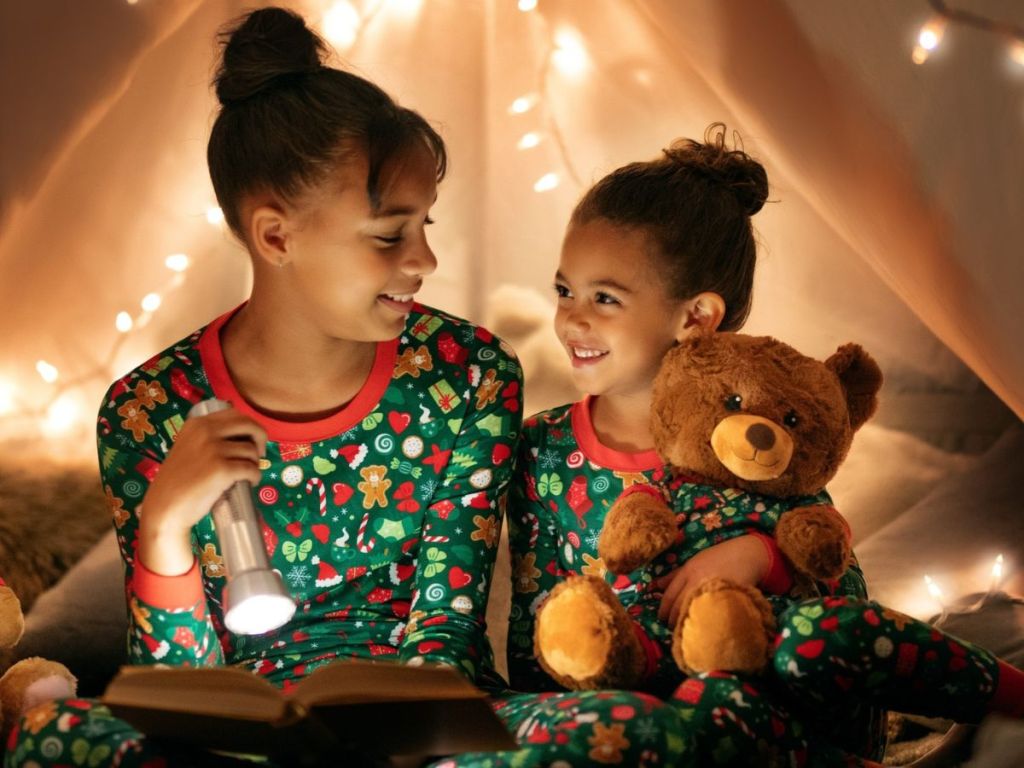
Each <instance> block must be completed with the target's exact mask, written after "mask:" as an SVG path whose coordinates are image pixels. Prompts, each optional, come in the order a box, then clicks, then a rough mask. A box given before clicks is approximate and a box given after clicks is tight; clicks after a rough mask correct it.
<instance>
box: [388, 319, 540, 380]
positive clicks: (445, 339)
mask: <svg viewBox="0 0 1024 768" xmlns="http://www.w3.org/2000/svg"><path fill="white" fill-rule="evenodd" d="M397 354H398V359H397V361H396V363H395V366H396V374H400V373H401V372H402V371H403V370H404V369H405V368H407V367H410V366H412V365H414V364H415V363H416V362H417V361H418V362H419V363H420V364H421V366H426V365H429V366H430V368H431V369H436V368H445V367H455V368H461V369H468V372H469V374H470V377H471V380H473V381H474V382H476V383H479V382H480V381H483V380H488V379H494V378H503V379H505V380H506V381H510V380H512V379H515V380H516V381H517V382H518V381H519V379H520V378H521V371H520V366H519V360H518V358H517V357H516V353H515V350H513V349H512V347H511V346H510V345H509V344H508V343H507V342H506V341H504V340H503V339H501V338H500V337H498V336H495V335H494V334H493V333H491V332H490V331H488V330H487V329H486V328H484V327H483V326H481V325H477V324H475V323H472V322H470V321H469V320H465V319H463V318H461V317H457V316H455V315H452V314H449V313H448V312H444V311H443V310H440V309H436V308H435V307H430V306H427V305H424V304H416V305H415V307H414V308H413V311H412V312H411V313H410V314H409V318H408V320H406V324H405V332H404V333H402V335H401V336H399V338H398V349H397Z"/></svg>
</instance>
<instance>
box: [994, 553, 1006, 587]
mask: <svg viewBox="0 0 1024 768" xmlns="http://www.w3.org/2000/svg"><path fill="white" fill-rule="evenodd" d="M1002 581H1003V556H1002V555H998V556H997V557H996V561H995V562H994V563H992V591H995V590H997V589H999V585H1000V584H1001V583H1002Z"/></svg>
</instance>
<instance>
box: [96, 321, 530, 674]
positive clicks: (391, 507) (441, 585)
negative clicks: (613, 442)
mask: <svg viewBox="0 0 1024 768" xmlns="http://www.w3.org/2000/svg"><path fill="white" fill-rule="evenodd" d="M230 316H231V313H228V314H227V315H224V316H222V317H220V318H218V319H217V320H215V321H214V322H213V323H211V324H210V325H209V326H207V327H206V328H203V329H200V330H198V331H196V332H195V333H193V334H191V335H190V336H188V337H187V338H185V339H183V340H182V341H180V342H178V343H177V344H175V345H173V346H172V347H170V348H169V349H167V350H165V351H164V352H162V353H160V354H159V355H156V356H154V357H153V358H152V359H151V360H149V361H147V362H146V363H144V364H143V365H142V366H140V367H139V368H138V369H136V370H134V371H132V372H131V373H129V374H128V375H127V376H124V377H123V378H121V379H120V380H119V381H117V382H115V384H114V385H112V387H111V388H110V390H109V391H108V393H107V395H106V396H105V397H104V400H103V406H102V408H101V410H100V415H99V426H98V429H97V435H98V441H99V456H100V463H101V469H102V474H103V479H104V486H105V490H106V492H107V497H108V501H109V504H110V507H111V512H112V514H113V517H114V520H115V525H116V526H117V528H118V541H119V545H120V547H121V553H122V556H123V558H124V560H125V563H126V566H127V568H126V579H127V589H128V595H129V604H130V607H131V611H130V614H131V620H130V629H129V633H130V637H129V648H130V655H131V658H132V660H133V661H134V662H136V663H152V662H156V661H160V662H162V663H167V664H179V665H184V664H201V665H209V664H221V663H231V664H241V665H244V666H247V667H249V668H250V669H252V670H253V671H254V672H258V673H260V674H262V675H264V676H265V677H266V678H267V679H268V680H270V681H271V682H274V683H276V684H278V685H285V684H287V683H288V682H289V681H291V680H293V679H294V678H296V677H299V676H301V675H302V674H308V673H309V672H310V671H312V669H314V668H315V667H316V666H318V665H321V664H325V663H328V662H329V661H331V660H332V659H336V658H353V657H363V658H368V657H373V658H379V657H393V658H395V659H399V660H403V661H410V660H413V659H416V658H419V659H422V660H424V661H432V662H437V663H443V664H448V665H450V666H454V667H456V668H457V669H459V670H461V671H462V672H463V673H464V674H466V675H467V676H469V677H470V678H471V679H475V678H476V677H477V675H478V674H481V673H483V671H484V668H485V667H487V666H489V665H490V663H491V659H490V649H489V647H488V646H487V642H486V639H485V635H484V624H483V614H484V608H485V605H486V590H487V587H488V585H489V583H490V572H491V568H492V565H493V561H494V555H495V552H496V549H497V543H498V533H499V532H500V526H501V516H502V512H503V509H502V507H501V506H500V505H499V503H498V500H499V498H500V497H501V496H502V495H503V492H504V489H505V487H506V485H507V483H508V480H509V477H510V474H511V471H512V460H511V457H512V453H513V447H514V445H515V441H516V437H517V434H518V431H519V426H520V419H521V415H520V413H521V408H520V391H521V390H520V378H521V374H520V370H519V366H518V364H517V362H516V360H515V358H514V356H513V354H512V352H511V350H510V349H509V348H508V347H507V346H506V345H505V344H503V342H501V340H500V339H497V338H495V337H494V336H492V335H491V334H489V333H487V332H486V331H482V329H477V328H475V327H474V326H472V325H470V324H469V323H466V322H465V321H462V320H459V319H457V318H454V317H451V316H449V315H446V314H444V313H441V312H438V311H436V310H433V309H430V308H427V307H422V306H418V307H417V308H416V310H415V311H414V312H413V313H412V314H411V315H410V317H409V320H408V323H407V330H406V332H405V333H403V334H402V335H401V336H400V337H399V338H397V339H395V340H393V341H391V342H383V343H381V344H379V345H378V350H377V357H376V362H375V363H374V367H373V370H372V372H371V374H370V377H369V379H368V380H367V382H366V384H365V385H364V390H363V392H361V393H360V394H359V395H357V397H356V398H355V400H354V401H353V404H352V405H351V406H349V407H346V408H345V409H343V410H342V411H341V412H340V413H339V414H335V415H334V416H332V417H328V418H327V419H325V420H323V421H320V422H316V423H312V424H304V425H303V424H299V425H296V424H288V423H282V422H274V421H273V420H269V419H266V418H265V417H261V416H259V415H258V414H255V412H253V411H252V410H251V409H249V410H246V408H247V406H246V404H245V403H244V400H243V399H242V398H241V397H240V395H239V394H238V392H237V391H236V390H235V388H234V386H233V384H232V383H231V380H230V376H229V375H228V372H227V367H226V365H225V364H224V359H223V354H222V352H221V349H220V343H219V332H220V329H221V328H222V327H223V326H224V324H225V323H226V322H227V321H228V319H229V318H230ZM481 371H482V372H483V373H482V374H481ZM512 385H514V387H513V386H512ZM214 396H217V397H220V398H222V399H225V400H229V401H231V402H232V403H233V404H234V405H235V407H237V408H240V409H241V410H243V411H245V412H246V413H248V414H249V415H251V416H253V417H254V418H256V420H257V421H261V422H262V423H263V425H264V427H265V428H266V429H267V431H268V433H269V435H270V441H269V443H268V445H267V451H266V458H265V460H264V461H263V462H262V463H261V467H260V468H261V470H262V477H261V480H260V482H259V483H256V484H255V485H254V501H255V505H256V508H257V510H258V511H259V512H260V513H261V516H262V522H261V536H262V542H263V544H264V546H265V548H266V551H267V554H268V556H269V558H270V561H271V565H272V567H274V568H275V569H277V570H278V571H279V572H280V573H281V574H282V577H283V579H284V582H285V584H286V587H287V588H288V590H289V591H290V592H291V593H292V595H293V597H294V598H295V600H296V603H297V604H298V610H297V612H296V616H295V618H294V619H293V620H292V622H291V623H290V624H289V625H287V626H286V627H284V628H282V629H281V630H278V631H276V632H271V633H268V634H266V635H262V636H258V637H250V638H238V637H233V636H231V635H230V634H229V633H228V632H227V630H226V629H225V628H224V626H223V609H224V606H223V590H224V586H225V583H226V578H225V577H226V575H227V574H226V571H225V564H224V559H223V556H222V554H221V552H220V549H219V543H218V540H217V531H216V529H215V527H214V525H213V520H212V518H211V517H210V516H209V515H208V516H207V517H205V518H203V519H202V520H200V522H199V523H198V524H197V525H196V526H195V527H194V528H193V546H194V551H195V554H196V568H195V569H194V572H193V573H191V574H188V575H186V576H184V577H178V578H176V579H174V580H165V579H161V578H160V577H157V576H155V575H154V574H150V573H147V572H145V569H144V568H141V567H140V566H139V565H138V564H137V563H136V562H135V548H136V539H137V536H138V510H139V506H140V503H141V501H142V498H143V496H144V495H145V489H146V487H147V486H148V483H149V482H150V481H151V480H152V478H153V477H154V476H155V474H156V472H157V471H159V467H160V462H161V461H162V460H163V457H164V456H165V455H166V452H167V451H168V450H170V446H171V445H173V441H174V439H175V437H176V435H177V431H178V430H179V429H180V426H181V424H182V423H183V420H184V416H185V415H186V414H187V413H188V410H189V408H190V407H191V405H192V404H193V403H195V402H198V401H199V400H202V399H205V398H208V397H214ZM357 405H358V407H356V406H357ZM164 425H167V428H164ZM158 427H159V429H158Z"/></svg>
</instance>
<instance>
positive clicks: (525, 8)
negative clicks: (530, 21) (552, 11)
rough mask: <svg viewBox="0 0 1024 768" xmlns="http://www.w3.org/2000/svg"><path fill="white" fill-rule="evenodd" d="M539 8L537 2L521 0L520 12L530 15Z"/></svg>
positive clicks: (534, 0)
mask: <svg viewBox="0 0 1024 768" xmlns="http://www.w3.org/2000/svg"><path fill="white" fill-rule="evenodd" d="M536 7H537V0H519V10H520V11H522V12H523V13H528V12H529V11H532V10H533V9H534V8H536Z"/></svg>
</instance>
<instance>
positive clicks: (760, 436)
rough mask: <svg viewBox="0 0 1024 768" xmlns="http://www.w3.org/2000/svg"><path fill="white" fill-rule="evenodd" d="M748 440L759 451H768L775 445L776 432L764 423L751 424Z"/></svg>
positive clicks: (748, 428)
mask: <svg viewBox="0 0 1024 768" xmlns="http://www.w3.org/2000/svg"><path fill="white" fill-rule="evenodd" d="M747 440H748V441H749V442H750V444H751V445H752V446H754V447H755V448H756V449H757V450H759V451H767V450H768V449H769V448H771V447H772V446H774V445H775V433H774V432H772V429H771V427H769V426H766V425H764V424H760V423H758V424H751V425H750V426H749V427H747Z"/></svg>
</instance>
